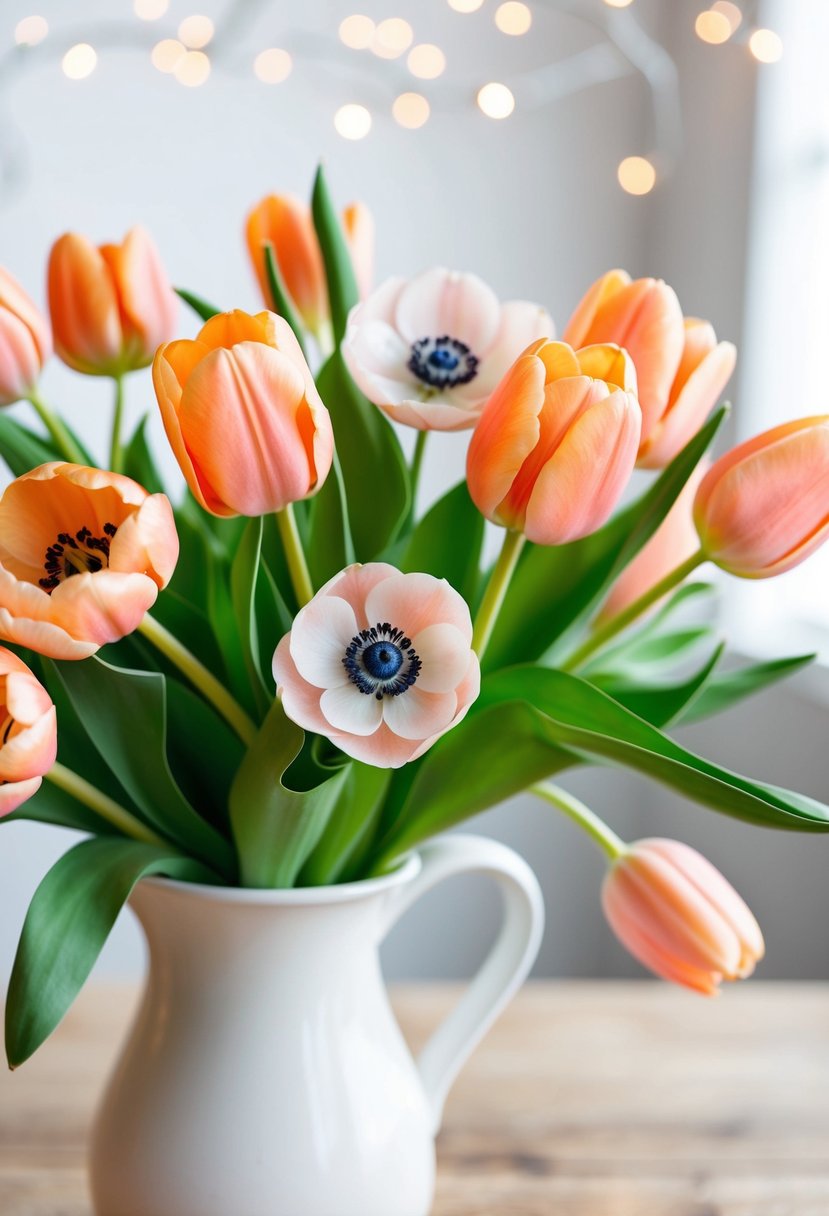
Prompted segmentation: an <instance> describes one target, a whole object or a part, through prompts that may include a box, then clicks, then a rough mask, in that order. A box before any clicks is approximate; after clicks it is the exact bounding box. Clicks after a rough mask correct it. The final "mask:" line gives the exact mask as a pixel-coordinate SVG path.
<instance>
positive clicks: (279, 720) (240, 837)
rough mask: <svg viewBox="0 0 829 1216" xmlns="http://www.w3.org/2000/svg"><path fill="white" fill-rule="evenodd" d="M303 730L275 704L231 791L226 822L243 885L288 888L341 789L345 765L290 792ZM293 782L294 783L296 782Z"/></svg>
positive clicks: (316, 839)
mask: <svg viewBox="0 0 829 1216" xmlns="http://www.w3.org/2000/svg"><path fill="white" fill-rule="evenodd" d="M304 741H305V734H304V732H303V731H302V730H301V729H300V727H298V726H297V725H296V724H295V723H294V722H292V721H291V720H290V718H288V717H286V715H285V711H284V710H283V708H282V705H281V703H280V702H279V701H276V700H275V701H274V702H273V705H272V706H271V709H270V712H269V713H268V716H267V718H266V719H265V721H264V723H263V725H262V727H261V729H260V731H259V733H258V735H257V736H256V738H255V739H254V741H253V744H252V745H251V747H250V748H249V750H248V752H247V754H246V756H245V758H244V760H243V762H242V766H241V768H240V769H239V772H238V774H237V775H236V780H235V781H234V783H233V788H232V790H231V792H230V819H231V823H232V825H233V834H234V837H235V840H236V847H237V850H238V853H239V863H240V867H241V884H242V886H244V887H268V888H278V887H292V886H293V885H294V883H295V881H296V877H297V875H298V874H299V872H300V870H301V869H302V866H303V865H304V864H305V862H306V861H307V859H308V857H309V856H310V855H311V853H312V852H313V850H314V848H315V847H316V845H317V843H318V842H319V840H320V837H321V836H322V833H323V832H324V830H325V827H326V824H327V823H328V820H329V818H330V816H331V814H332V812H333V811H334V808H335V807H336V805H337V801H338V799H339V797H340V795H341V793H342V791H343V788H344V785H345V781H346V777H347V775H348V767H347V766H345V767H343V768H341V769H339V770H338V771H336V772H335V773H334V774H333V775H330V776H329V775H327V774H326V773H325V772H321V773H318V774H317V777H318V778H321V779H320V780H319V783H318V784H315V785H313V786H311V787H310V788H309V787H306V788H297V789H295V788H292V787H291V786H290V785H289V784H287V782H288V781H290V776H291V775H290V774H289V773H288V770H289V769H290V767H291V765H292V764H293V762H294V761H295V760H296V759H297V757H298V756H299V754H300V752H301V751H302V746H303V743H304ZM297 784H298V783H297Z"/></svg>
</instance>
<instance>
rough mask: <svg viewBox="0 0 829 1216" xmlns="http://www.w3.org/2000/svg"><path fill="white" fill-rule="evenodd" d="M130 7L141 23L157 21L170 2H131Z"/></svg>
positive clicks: (159, 0) (139, 0) (135, 0)
mask: <svg viewBox="0 0 829 1216" xmlns="http://www.w3.org/2000/svg"><path fill="white" fill-rule="evenodd" d="M132 7H133V9H134V10H135V15H136V17H140V18H141V20H142V21H158V19H159V17H163V16H164V14H165V13H166V12H167V9H168V8H169V7H170V0H133V6H132Z"/></svg>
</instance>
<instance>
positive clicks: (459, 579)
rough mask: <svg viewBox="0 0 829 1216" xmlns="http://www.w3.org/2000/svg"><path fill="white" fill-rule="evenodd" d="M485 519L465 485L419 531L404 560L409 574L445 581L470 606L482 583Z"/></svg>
mask: <svg viewBox="0 0 829 1216" xmlns="http://www.w3.org/2000/svg"><path fill="white" fill-rule="evenodd" d="M483 540H484V517H483V516H482V515H481V513H480V511H479V510H478V508H477V507H476V506H475V504H474V503H473V501H472V499H471V498H470V497H469V490H468V489H467V486H466V482H465V481H462V482H460V483H459V484H458V485H456V486H455V487H454V489H452V490H450V491H449V493H448V494H445V495H444V496H443V498H441V499H439V500H438V502H436V503H435V504H434V506H433V507H431V508H430V510H429V511H427V513H426V514H425V515H424V517H423V519H422V520H421V521H420V523H419V524H418V525H417V527H416V528H415V530H414V532H413V534H412V537H411V539H410V541H409V544H408V547H407V549H406V553H405V556H404V558H403V564H402V569H403V570H404V571H406V572H409V571H418V570H425V571H428V573H429V574H434V576H435V577H436V578H445V579H446V580H447V581H448V582H450V583H451V584H452V586H453V587H454V588H455V590H456V591H458V592H460V594H461V595H462V596H463V597H464V599H465V600H466V601H467V603H469V604H472V603H474V601H475V598H476V595H477V591H478V583H479V581H480V576H481V575H480V561H481V547H482V545H483Z"/></svg>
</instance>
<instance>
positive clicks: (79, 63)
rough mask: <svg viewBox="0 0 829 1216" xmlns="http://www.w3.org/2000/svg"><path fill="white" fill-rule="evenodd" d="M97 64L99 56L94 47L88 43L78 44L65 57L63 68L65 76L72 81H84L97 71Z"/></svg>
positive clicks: (62, 62)
mask: <svg viewBox="0 0 829 1216" xmlns="http://www.w3.org/2000/svg"><path fill="white" fill-rule="evenodd" d="M97 62H98V56H97V54H96V52H95V49H94V47H91V46H90V45H89V43H88V42H76V43H75V45H74V46H70V48H69V50H68V51H67V52H66V54H65V55H64V57H63V59H62V60H61V67H62V68H63V74H64V76H68V77H69V79H70V80H84V79H85V77H87V76H91V75H92V73H93V72H94V71H95V65H96V64H97Z"/></svg>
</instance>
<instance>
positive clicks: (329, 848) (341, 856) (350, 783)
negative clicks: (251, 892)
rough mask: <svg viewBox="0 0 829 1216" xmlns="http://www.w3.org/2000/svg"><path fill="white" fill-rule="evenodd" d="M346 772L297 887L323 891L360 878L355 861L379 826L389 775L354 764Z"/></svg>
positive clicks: (385, 772)
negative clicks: (339, 794) (330, 886)
mask: <svg viewBox="0 0 829 1216" xmlns="http://www.w3.org/2000/svg"><path fill="white" fill-rule="evenodd" d="M349 770H350V771H349V773H348V778H347V781H346V784H345V788H344V789H343V791H342V794H341V796H340V799H339V802H338V803H337V813H336V815H332V816H331V818H330V819H329V821H328V825H327V827H326V828H325V831H324V832H323V834H322V837H321V839H320V841H319V843H318V844H317V846H316V848H315V849H314V851H313V853H311V855H310V857H309V858H308V860H307V861H306V863H305V865H304V866H303V867H302V872H301V873H300V875H299V881H298V884H297V885H298V886H301V887H322V886H327V885H328V884H330V883H335V882H343V881H347V880H348V878H349V877H351V876H352V874H353V875H354V876H355V877H356V876H358V875H359V868H358V867H359V862H358V861H357V858H358V856H359V854H360V852H361V850H362V848H363V846H364V845H366V844H367V842H368V841H369V840H370V838H371V836H372V834H373V832H374V830H375V828H376V826H377V824H378V822H379V818H380V814H381V811H382V809H383V800H384V798H385V795H386V791H387V790H388V787H389V780H390V778H391V773H390V771H389V770H388V769H382V768H374V767H372V766H371V765H369V764H361V763H360V762H359V761H357V760H355V761H353V763H352V764H351V765H350V766H349ZM355 867H357V868H355Z"/></svg>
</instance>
